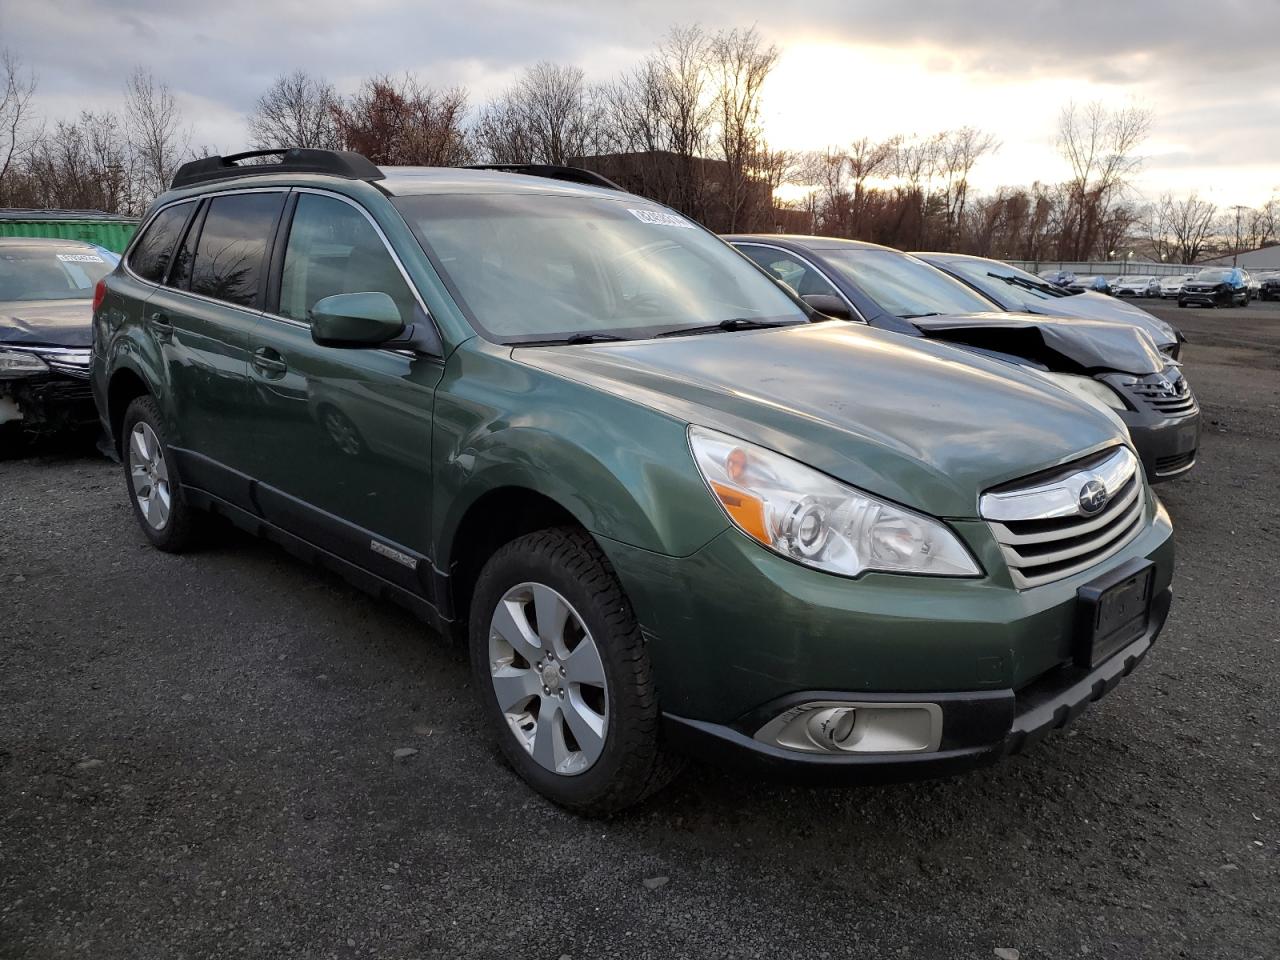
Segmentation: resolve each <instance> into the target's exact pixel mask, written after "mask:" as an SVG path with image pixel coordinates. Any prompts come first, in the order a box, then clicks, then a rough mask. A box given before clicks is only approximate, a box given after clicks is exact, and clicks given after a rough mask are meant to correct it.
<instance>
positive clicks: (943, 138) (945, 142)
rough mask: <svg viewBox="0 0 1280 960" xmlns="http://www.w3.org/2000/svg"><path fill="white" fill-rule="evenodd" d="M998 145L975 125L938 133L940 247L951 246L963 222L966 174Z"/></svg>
mask: <svg viewBox="0 0 1280 960" xmlns="http://www.w3.org/2000/svg"><path fill="white" fill-rule="evenodd" d="M997 146H998V142H997V141H996V138H995V137H994V136H992V135H991V134H989V133H984V132H983V131H981V130H979V129H977V128H976V127H961V128H959V129H958V130H949V131H947V132H945V133H943V134H941V135H940V136H939V137H938V140H937V153H936V162H937V167H938V172H939V175H940V177H941V179H942V184H943V186H942V202H943V208H944V212H945V216H946V222H945V224H944V228H943V236H942V237H941V238H940V239H941V242H942V246H943V249H948V250H949V249H951V248H952V246H954V244H955V242H956V239H957V236H958V233H959V230H960V226H961V224H962V223H963V222H964V213H965V204H966V203H967V202H968V199H969V175H970V174H971V173H972V172H973V168H974V166H975V165H976V164H977V163H978V161H979V160H981V159H982V158H983V157H984V156H986V155H987V154H988V153H991V152H992V151H993V150H995V149H996V148H997Z"/></svg>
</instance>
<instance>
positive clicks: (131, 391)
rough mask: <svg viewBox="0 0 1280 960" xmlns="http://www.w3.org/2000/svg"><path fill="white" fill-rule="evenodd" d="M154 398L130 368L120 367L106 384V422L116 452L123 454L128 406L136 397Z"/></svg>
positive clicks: (145, 384)
mask: <svg viewBox="0 0 1280 960" xmlns="http://www.w3.org/2000/svg"><path fill="white" fill-rule="evenodd" d="M147 396H154V392H153V391H152V389H151V388H150V386H148V384H147V381H146V380H145V379H144V378H143V376H142V374H140V373H139V372H138V371H137V370H135V369H133V368H132V367H120V368H119V369H117V370H115V371H114V372H113V373H112V374H111V379H110V380H109V381H108V382H107V422H108V423H109V424H110V426H111V439H112V443H113V444H114V445H115V448H116V451H117V452H119V453H123V450H124V448H123V444H124V438H123V436H122V433H123V430H122V428H123V425H124V414H125V411H126V410H128V409H129V404H131V403H133V401H134V400H136V399H137V398H138V397H147Z"/></svg>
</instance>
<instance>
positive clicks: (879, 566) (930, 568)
mask: <svg viewBox="0 0 1280 960" xmlns="http://www.w3.org/2000/svg"><path fill="white" fill-rule="evenodd" d="M689 446H690V448H691V449H692V450H693V459H694V462H696V463H697V465H698V470H699V471H700V472H701V473H702V477H703V479H704V480H706V481H707V486H709V487H710V488H711V492H712V494H713V495H714V496H715V498H716V500H717V501H718V502H719V504H720V506H721V507H722V508H723V509H724V512H725V513H726V514H727V515H728V517H729V519H730V520H731V521H733V524H734V525H735V526H736V527H737V528H738V529H739V530H741V531H742V532H743V533H745V534H747V535H748V536H749V537H752V538H753V539H755V540H758V541H759V542H760V543H762V544H764V545H765V546H766V547H768V548H769V549H771V550H774V551H776V552H777V553H780V554H782V555H783V556H784V557H787V558H788V559H790V560H795V561H796V562H798V563H803V564H805V565H806V566H810V567H815V568H817V569H819V570H826V571H828V572H829V573H838V574H843V575H845V576H850V577H851V576H856V575H858V574H860V573H863V572H864V571H867V570H880V571H884V572H886V573H920V574H928V575H931V576H936V577H976V576H980V575H981V573H982V571H981V570H980V569H979V568H978V565H977V563H975V562H974V560H973V558H972V557H971V556H970V555H969V551H968V550H966V549H965V547H964V545H963V544H962V543H961V542H960V541H959V539H958V538H957V537H956V535H955V534H953V533H952V532H951V531H950V530H948V529H947V527H946V526H944V525H943V524H941V523H939V522H938V521H937V520H933V519H931V518H929V517H926V516H922V515H921V514H918V513H913V512H912V511H910V510H906V509H904V508H902V507H899V506H897V505H895V504H892V503H888V502H886V501H884V500H881V499H879V498H877V497H873V496H871V495H870V494H866V493H863V492H862V491H861V490H855V489H854V488H853V487H850V486H846V485H845V484H843V483H840V482H839V481H837V480H833V479H831V478H830V477H828V476H826V475H825V474H823V473H819V472H818V471H817V470H814V469H813V468H812V467H806V466H805V465H804V464H802V463H798V462H796V461H795V460H792V459H790V458H789V457H784V456H782V455H781V454H778V453H774V452H773V451H771V450H765V449H764V448H763V447H757V446H756V445H755V444H751V443H746V442H744V441H742V440H738V439H736V438H734V437H730V436H727V435H725V434H723V433H716V432H715V431H714V430H707V429H704V428H703V427H690V428H689Z"/></svg>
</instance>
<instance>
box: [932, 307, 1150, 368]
mask: <svg viewBox="0 0 1280 960" xmlns="http://www.w3.org/2000/svg"><path fill="white" fill-rule="evenodd" d="M911 322H912V323H914V324H915V325H916V326H917V327H919V328H920V330H921V331H922V332H923V333H924V334H925V336H927V337H931V338H934V339H939V340H947V341H950V342H953V343H962V344H965V345H966V346H971V347H977V348H980V349H986V350H994V351H997V352H999V353H1006V354H1012V355H1013V356H1017V357H1023V358H1025V359H1027V360H1030V361H1033V362H1035V363H1040V364H1043V365H1044V366H1045V367H1047V368H1048V369H1050V370H1055V371H1059V372H1062V373H1077V372H1080V370H1079V369H1078V368H1083V370H1086V371H1089V372H1099V371H1103V370H1107V371H1118V372H1120V373H1133V374H1140V375H1141V374H1148V373H1157V372H1158V371H1160V370H1163V369H1164V368H1165V366H1166V365H1167V364H1168V361H1167V360H1166V359H1165V358H1164V356H1163V355H1162V354H1161V353H1160V351H1159V350H1158V349H1157V348H1156V345H1155V343H1154V342H1153V341H1152V339H1151V336H1150V335H1149V334H1147V333H1146V331H1144V330H1141V329H1139V328H1138V327H1136V326H1134V325H1132V324H1128V323H1116V322H1114V321H1109V320H1084V319H1069V318H1062V317H1042V316H1039V315H1037V314H1029V313H969V314H963V315H950V316H940V317H918V318H915V319H913V320H912V321H911Z"/></svg>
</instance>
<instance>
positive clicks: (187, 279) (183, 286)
mask: <svg viewBox="0 0 1280 960" xmlns="http://www.w3.org/2000/svg"><path fill="white" fill-rule="evenodd" d="M203 219H204V217H203V216H202V215H201V214H200V213H197V214H196V215H195V216H193V217H192V218H191V223H190V225H188V227H187V232H186V234H184V235H183V237H182V243H181V244H179V245H178V252H177V253H176V254H174V258H173V266H172V267H171V268H170V269H169V279H168V280H167V281H165V285H166V286H170V287H175V288H177V289H178V290H187V289H189V287H190V283H191V263H192V261H193V260H194V259H195V246H196V239H197V238H198V237H199V236H200V224H201V222H202V221H203Z"/></svg>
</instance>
